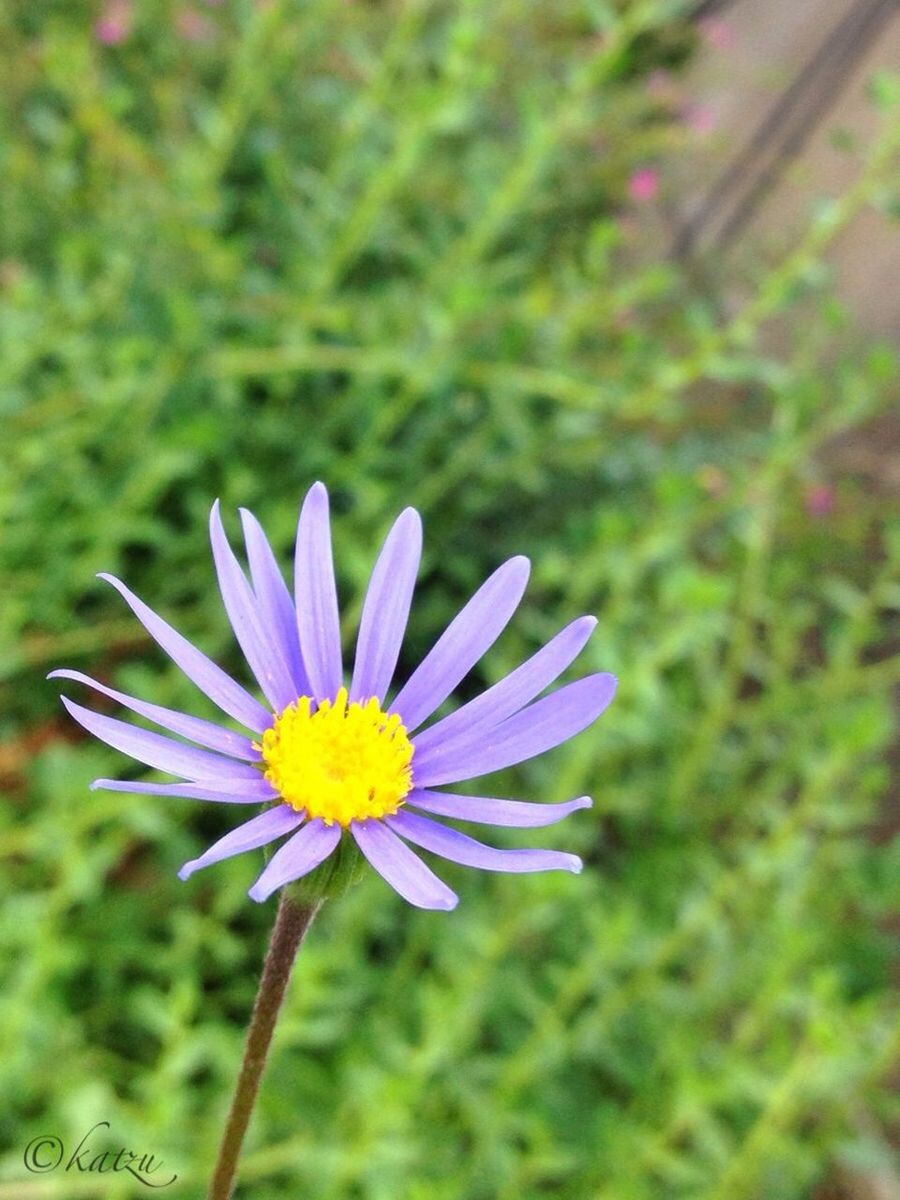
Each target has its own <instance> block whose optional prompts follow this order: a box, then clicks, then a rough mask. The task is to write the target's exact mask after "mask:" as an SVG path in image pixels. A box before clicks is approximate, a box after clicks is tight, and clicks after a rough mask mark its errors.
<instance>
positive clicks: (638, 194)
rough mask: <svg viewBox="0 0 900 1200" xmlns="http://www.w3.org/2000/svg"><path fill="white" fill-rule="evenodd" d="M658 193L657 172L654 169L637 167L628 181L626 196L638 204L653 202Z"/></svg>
mask: <svg viewBox="0 0 900 1200" xmlns="http://www.w3.org/2000/svg"><path fill="white" fill-rule="evenodd" d="M658 191H659V172H658V171H657V170H656V168H655V167H638V168H637V170H636V171H632V173H631V177H630V178H629V180H628V195H629V196H630V197H631V199H632V200H636V201H637V203H638V204H646V203H647V201H648V200H654V199H655V198H656V194H657V192H658Z"/></svg>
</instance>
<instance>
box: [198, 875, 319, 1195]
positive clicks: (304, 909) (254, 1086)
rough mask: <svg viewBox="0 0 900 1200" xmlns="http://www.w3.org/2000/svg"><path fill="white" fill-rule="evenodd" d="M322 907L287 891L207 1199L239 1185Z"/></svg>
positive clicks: (278, 916) (283, 898) (267, 957)
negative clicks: (275, 1039)
mask: <svg viewBox="0 0 900 1200" xmlns="http://www.w3.org/2000/svg"><path fill="white" fill-rule="evenodd" d="M320 907H321V901H319V902H318V903H315V904H298V903H297V902H296V901H295V900H292V899H291V898H290V897H289V896H288V895H287V892H286V890H283V891H282V893H281V901H280V903H279V905H278V913H277V915H276V917H275V925H274V927H273V929H272V937H271V939H270V941H269V949H268V951H267V952H266V961H265V963H264V964H263V972H262V978H261V979H260V981H259V989H258V991H257V993H256V1000H255V1002H254V1004H253V1015H252V1016H251V1018H250V1025H249V1027H248V1029H247V1042H246V1045H245V1047H244V1058H243V1060H242V1062H241V1070H240V1074H239V1075H238V1080H237V1085H236V1086H235V1089H234V1097H233V1098H232V1101H231V1109H230V1110H229V1113H228V1121H227V1123H226V1125H225V1132H224V1133H223V1135H222V1144H221V1146H220V1147H219V1157H218V1158H217V1159H216V1169H215V1171H214V1172H213V1177H212V1182H211V1183H210V1185H209V1192H208V1193H207V1200H229V1198H230V1196H231V1194H232V1192H233V1190H234V1181H235V1173H236V1171H237V1165H238V1158H239V1157H240V1153H241V1145H242V1144H243V1141H244V1134H245V1133H246V1132H247V1126H248V1125H249V1124H250V1117H251V1115H252V1113H253V1105H254V1104H255V1103H256V1094H257V1092H258V1091H259V1081H260V1079H261V1078H262V1073H263V1070H264V1069H265V1065H266V1057H267V1056H268V1053H269V1044H270V1043H271V1041H272V1034H273V1033H274V1031H275V1022H276V1021H277V1020H278V1011H279V1009H280V1008H281V1002H282V1000H283V999H284V993H285V990H286V988H287V984H288V980H289V979H290V977H291V968H292V966H293V965H294V958H295V957H296V954H297V951H298V950H299V949H300V943H301V942H302V941H303V938H304V937H305V935H306V931H307V930H308V929H309V927H310V925H311V924H312V922H313V918H314V917H315V915H316V913H317V912H318V911H319V908H320Z"/></svg>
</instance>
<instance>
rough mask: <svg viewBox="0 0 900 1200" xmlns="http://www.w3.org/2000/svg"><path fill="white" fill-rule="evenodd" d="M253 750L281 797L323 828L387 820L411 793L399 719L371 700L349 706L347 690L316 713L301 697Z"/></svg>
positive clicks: (407, 747) (409, 750) (409, 749)
mask: <svg viewBox="0 0 900 1200" xmlns="http://www.w3.org/2000/svg"><path fill="white" fill-rule="evenodd" d="M259 749H260V750H261V751H262V757H263V763H264V765H265V777H266V779H267V780H268V782H269V783H271V785H272V787H274V788H275V789H276V791H277V792H278V793H279V795H280V796H281V798H282V799H283V800H284V801H285V802H286V803H287V804H289V805H290V806H291V808H294V809H296V810H297V811H298V812H301V811H305V812H306V813H307V815H308V816H310V817H320V818H321V819H322V820H323V821H324V822H325V824H326V825H332V824H334V822H335V821H336V822H337V823H338V824H339V825H342V826H344V827H346V826H347V825H349V824H350V822H351V821H364V820H366V819H367V818H368V817H384V816H390V815H391V814H392V813H395V812H397V810H398V809H399V807H400V805H401V804H402V803H403V801H404V799H405V797H406V796H407V795H408V794H409V792H410V790H411V788H412V768H411V763H412V756H413V745H412V742H410V740H409V738H408V737H407V734H406V729H405V728H404V726H403V723H402V721H401V720H400V717H399V716H398V715H397V714H396V713H394V714H392V715H390V716H389V715H388V714H387V713H385V712H383V711H382V709H381V706H380V705H379V703H378V701H377V700H376V699H375V698H374V697H373V698H372V699H371V700H368V701H367V702H366V703H365V704H358V703H357V702H356V701H354V702H353V703H348V696H347V689H346V688H341V689H340V691H339V692H338V694H337V696H336V697H335V699H334V700H333V701H332V700H323V701H322V702H321V704H319V705H317V706H316V705H315V704H314V702H313V701H312V700H311V699H310V698H309V696H301V698H300V699H299V700H297V701H296V702H295V703H294V704H291V705H289V706H288V707H287V708H286V709H284V710H283V712H281V713H279V715H278V716H277V717H276V718H275V723H274V724H273V725H272V727H271V728H270V729H267V730H266V732H265V733H264V734H263V736H262V741H261V743H260V744H259Z"/></svg>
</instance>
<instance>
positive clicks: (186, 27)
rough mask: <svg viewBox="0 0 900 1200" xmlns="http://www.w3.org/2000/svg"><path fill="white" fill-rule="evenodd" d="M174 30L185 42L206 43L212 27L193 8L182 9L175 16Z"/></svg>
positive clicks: (211, 33)
mask: <svg viewBox="0 0 900 1200" xmlns="http://www.w3.org/2000/svg"><path fill="white" fill-rule="evenodd" d="M175 29H176V31H177V32H178V35H179V37H183V38H184V40H185V41H186V42H208V41H209V39H210V38H211V37H212V35H213V27H212V25H210V23H209V21H208V20H207V19H206V17H204V15H203V14H202V13H199V12H197V10H196V9H195V8H182V9H179V11H178V12H177V13H176V14H175Z"/></svg>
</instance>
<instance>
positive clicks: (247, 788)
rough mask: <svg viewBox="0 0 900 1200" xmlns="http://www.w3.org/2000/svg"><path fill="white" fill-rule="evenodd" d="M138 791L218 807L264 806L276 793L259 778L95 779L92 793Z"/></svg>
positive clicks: (276, 796)
mask: <svg viewBox="0 0 900 1200" xmlns="http://www.w3.org/2000/svg"><path fill="white" fill-rule="evenodd" d="M97 788H100V789H102V790H103V791H106V792H138V793H140V794H141V795H145V796H181V797H182V798H183V799H186V800H214V801H217V802H219V803H221V804H265V803H267V802H268V801H271V800H277V799H278V793H277V792H276V791H275V789H274V788H273V787H272V786H271V784H268V783H266V781H265V779H263V777H262V776H261V775H260V777H259V779H258V780H252V779H233V780H232V779H205V780H204V781H203V784H198V783H133V782H132V781H131V780H127V779H95V780H94V782H93V783H92V784H91V790H92V791H94V790H96V789H97Z"/></svg>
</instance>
